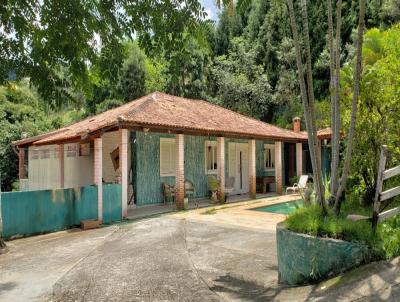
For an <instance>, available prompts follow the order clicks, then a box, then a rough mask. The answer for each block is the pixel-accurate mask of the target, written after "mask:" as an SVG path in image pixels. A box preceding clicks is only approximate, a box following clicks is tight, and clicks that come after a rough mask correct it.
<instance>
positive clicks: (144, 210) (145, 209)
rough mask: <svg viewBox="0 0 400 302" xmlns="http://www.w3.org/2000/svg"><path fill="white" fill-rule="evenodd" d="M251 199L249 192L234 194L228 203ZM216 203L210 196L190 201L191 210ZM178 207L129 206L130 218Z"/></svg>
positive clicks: (138, 217)
mask: <svg viewBox="0 0 400 302" xmlns="http://www.w3.org/2000/svg"><path fill="white" fill-rule="evenodd" d="M273 196H276V193H275V192H271V193H266V194H257V196H256V199H262V198H268V197H273ZM248 200H251V198H250V195H248V194H241V195H233V196H228V197H227V200H226V204H232V203H237V202H241V201H248ZM216 205H217V204H216V203H213V202H212V201H211V200H210V199H208V198H199V199H195V200H192V201H190V202H189V208H188V209H189V210H193V209H197V208H205V207H212V206H216ZM175 211H176V207H175V204H173V203H167V204H165V205H164V204H161V205H160V204H156V205H146V206H138V207H137V206H135V205H132V206H128V217H127V218H128V219H131V220H133V219H140V218H146V217H153V216H157V215H160V214H165V213H170V212H175Z"/></svg>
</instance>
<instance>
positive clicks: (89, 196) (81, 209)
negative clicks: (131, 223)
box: [1, 184, 121, 239]
mask: <svg viewBox="0 0 400 302" xmlns="http://www.w3.org/2000/svg"><path fill="white" fill-rule="evenodd" d="M1 214H2V217H3V236H4V238H6V239H7V238H10V237H19V236H27V235H33V234H40V233H50V232H55V231H60V230H64V229H68V228H71V227H74V226H77V225H79V224H80V222H81V221H82V220H88V219H97V187H96V186H87V187H81V188H76V189H73V188H70V189H58V190H40V191H25V192H7V193H2V194H1ZM119 220H121V185H117V184H116V185H104V186H103V222H104V223H110V222H113V221H119Z"/></svg>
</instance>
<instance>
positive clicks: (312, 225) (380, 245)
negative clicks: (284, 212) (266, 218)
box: [285, 203, 400, 259]
mask: <svg viewBox="0 0 400 302" xmlns="http://www.w3.org/2000/svg"><path fill="white" fill-rule="evenodd" d="M349 214H359V215H364V216H371V215H372V207H362V206H360V205H354V203H351V204H350V203H348V204H347V203H345V204H344V205H343V207H342V212H341V214H340V215H339V216H336V215H335V214H334V213H333V210H331V209H330V210H329V213H328V215H327V216H325V217H324V216H322V215H321V210H320V208H319V206H316V205H311V206H309V207H302V208H299V209H297V210H296V211H295V212H294V213H292V214H291V215H289V216H288V218H287V219H286V221H285V225H286V227H287V228H288V229H289V230H291V231H294V232H297V233H304V234H308V235H312V236H318V237H329V238H334V239H341V240H346V241H351V242H356V243H361V244H366V245H368V246H369V248H370V249H371V252H372V255H373V256H374V257H375V258H377V259H380V258H391V257H395V256H399V255H400V217H394V218H392V219H389V220H387V221H385V222H384V223H380V224H379V225H378V229H377V232H376V233H375V234H374V233H373V231H372V228H371V223H370V222H368V221H351V220H348V219H347V218H346V217H347V215H349Z"/></svg>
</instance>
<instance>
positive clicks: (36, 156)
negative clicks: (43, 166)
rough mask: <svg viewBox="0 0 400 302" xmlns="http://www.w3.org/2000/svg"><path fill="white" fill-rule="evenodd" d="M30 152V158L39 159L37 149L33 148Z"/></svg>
mask: <svg viewBox="0 0 400 302" xmlns="http://www.w3.org/2000/svg"><path fill="white" fill-rule="evenodd" d="M31 152H32V153H31V154H30V160H38V159H39V149H33V150H32V151H31Z"/></svg>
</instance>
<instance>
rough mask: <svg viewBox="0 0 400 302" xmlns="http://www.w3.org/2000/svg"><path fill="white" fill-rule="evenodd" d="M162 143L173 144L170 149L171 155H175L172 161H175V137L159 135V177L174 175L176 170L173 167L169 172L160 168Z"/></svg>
mask: <svg viewBox="0 0 400 302" xmlns="http://www.w3.org/2000/svg"><path fill="white" fill-rule="evenodd" d="M162 144H171V145H173V147H172V149H171V150H173V156H175V160H174V162H175V163H176V151H175V150H176V140H175V138H167V137H160V148H159V152H160V162H159V165H160V177H169V176H176V171H175V167H172V171H171V172H165V171H162V170H161V167H162V165H161V163H162V161H163V154H162V151H161V150H162Z"/></svg>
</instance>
